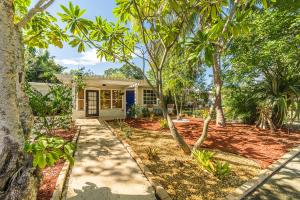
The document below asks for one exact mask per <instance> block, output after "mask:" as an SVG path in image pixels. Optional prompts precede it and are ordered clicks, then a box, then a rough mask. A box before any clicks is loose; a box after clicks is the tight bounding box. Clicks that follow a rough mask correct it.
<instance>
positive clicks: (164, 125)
mask: <svg viewBox="0 0 300 200" xmlns="http://www.w3.org/2000/svg"><path fill="white" fill-rule="evenodd" d="M159 126H160V128H161V129H165V128H169V126H168V122H167V120H165V119H160V120H159Z"/></svg>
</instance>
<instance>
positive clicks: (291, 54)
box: [225, 7, 300, 127]
mask: <svg viewBox="0 0 300 200" xmlns="http://www.w3.org/2000/svg"><path fill="white" fill-rule="evenodd" d="M297 18H299V13H298V12H297V11H295V10H294V8H293V9H292V8H290V7H288V8H285V7H283V8H282V7H279V8H276V9H271V10H268V11H266V12H264V13H255V14H253V15H250V16H249V17H248V18H247V20H248V21H250V22H251V23H252V24H253V25H254V26H252V27H251V28H250V33H249V34H248V35H241V36H239V37H237V38H236V39H234V40H233V42H232V44H231V46H230V50H229V51H228V52H227V54H228V60H226V62H227V66H228V70H227V72H226V76H227V77H226V79H225V81H226V82H227V83H226V85H228V87H230V88H237V89H234V90H233V91H234V92H233V93H232V94H231V95H228V98H229V100H228V101H227V102H229V104H232V108H233V110H234V112H235V113H237V114H238V115H240V114H242V113H241V111H243V112H245V114H246V117H245V118H246V119H247V118H248V119H247V120H249V121H252V119H253V118H257V116H258V114H254V112H255V111H254V107H255V104H256V105H258V104H259V105H265V106H266V109H267V108H271V110H270V116H272V117H271V118H272V121H273V123H274V124H275V125H276V126H277V127H281V126H282V125H283V123H284V122H285V121H286V120H288V114H287V113H288V110H291V109H292V107H293V106H292V105H294V104H295V103H297V102H299V98H298V97H299V95H300V82H299V81H300V78H299V77H300V73H299V72H300V66H299V59H298V58H299V56H300V54H299V50H298V46H299V45H300V38H299V30H300V29H299V27H300V23H299V20H297ZM254 46H255V48H253V47H254ZM239 90H240V92H239ZM236 91H238V93H235V92H236ZM245 93H246V94H245ZM239 99H240V100H239ZM247 99H248V101H247ZM237 100H239V101H237ZM240 101H241V102H240ZM243 103H246V105H245V106H238V105H241V104H243ZM256 107H257V106H256ZM241 108H242V109H241ZM245 109H247V111H245ZM266 109H261V107H260V110H266Z"/></svg>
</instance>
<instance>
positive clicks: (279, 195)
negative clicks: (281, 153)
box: [245, 154, 300, 200]
mask: <svg viewBox="0 0 300 200" xmlns="http://www.w3.org/2000/svg"><path fill="white" fill-rule="evenodd" d="M245 199H247V200H250V199H251V200H254V199H257V200H260V199H261V200H269V199H270V200H294V199H300V154H298V155H297V156H296V157H295V158H293V159H292V160H291V161H289V162H288V163H287V164H286V165H285V166H284V167H283V168H282V169H280V170H279V171H278V172H277V173H276V174H275V175H273V176H272V177H271V178H269V179H268V180H267V181H266V182H265V183H264V184H263V185H262V186H260V187H259V188H258V189H256V190H255V191H254V192H253V193H252V194H251V195H249V196H248V197H246V198H245Z"/></svg>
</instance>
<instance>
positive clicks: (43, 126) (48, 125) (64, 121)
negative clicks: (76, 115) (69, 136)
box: [26, 84, 72, 135]
mask: <svg viewBox="0 0 300 200" xmlns="http://www.w3.org/2000/svg"><path fill="white" fill-rule="evenodd" d="M26 94H27V96H28V97H29V105H30V107H31V109H32V111H33V114H34V115H35V116H36V117H37V118H36V121H35V128H34V129H35V130H34V132H36V133H37V134H40V133H41V132H43V131H45V132H46V134H47V135H51V134H52V132H53V129H56V128H69V126H70V123H71V117H70V114H71V111H72V95H71V89H70V88H67V87H65V86H63V85H49V92H48V93H47V94H45V95H43V94H42V93H40V92H39V91H37V90H35V89H33V88H32V87H30V85H29V84H28V85H27V86H26Z"/></svg>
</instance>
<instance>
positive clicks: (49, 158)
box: [25, 136, 75, 169]
mask: <svg viewBox="0 0 300 200" xmlns="http://www.w3.org/2000/svg"><path fill="white" fill-rule="evenodd" d="M74 149H75V146H74V144H73V143H72V142H66V141H64V140H63V139H61V138H58V137H46V136H42V137H38V138H36V139H35V140H34V141H33V142H31V141H27V142H26V144H25V151H26V152H28V153H30V154H31V155H32V156H33V166H34V167H39V168H41V169H43V168H45V167H47V166H53V165H54V164H55V163H56V162H57V161H58V160H59V159H65V160H68V161H69V162H70V163H71V164H73V163H74V159H73V152H74Z"/></svg>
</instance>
